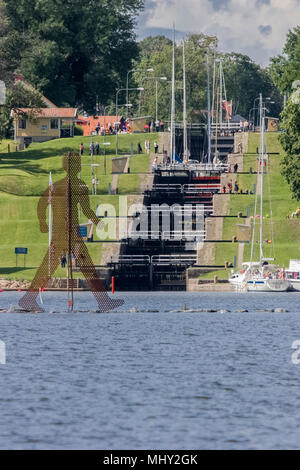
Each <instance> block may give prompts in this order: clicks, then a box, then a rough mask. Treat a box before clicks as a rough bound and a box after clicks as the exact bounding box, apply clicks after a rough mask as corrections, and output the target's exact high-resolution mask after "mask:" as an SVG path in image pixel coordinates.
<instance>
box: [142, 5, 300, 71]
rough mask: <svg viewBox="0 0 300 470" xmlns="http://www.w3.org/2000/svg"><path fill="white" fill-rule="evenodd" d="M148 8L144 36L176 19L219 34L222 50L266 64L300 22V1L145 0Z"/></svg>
mask: <svg viewBox="0 0 300 470" xmlns="http://www.w3.org/2000/svg"><path fill="white" fill-rule="evenodd" d="M145 7H146V8H145V12H144V14H143V15H141V17H140V22H139V30H138V33H139V36H141V37H145V35H148V34H151V32H153V33H154V34H155V32H156V31H159V30H160V29H161V30H162V31H163V30H166V29H170V28H172V23H173V21H174V22H175V24H176V29H178V30H180V31H184V32H186V33H189V32H191V33H193V32H200V31H201V32H203V33H206V34H213V35H216V36H218V38H219V40H220V50H222V51H225V52H231V51H235V52H241V53H243V54H248V55H249V56H250V57H252V58H253V59H254V60H256V61H258V62H259V63H261V64H263V65H266V64H267V63H268V61H269V58H270V57H271V56H273V55H277V54H279V53H281V51H282V48H283V45H284V43H285V38H286V34H287V32H288V30H289V29H291V28H293V27H295V26H297V25H298V24H300V0H284V1H283V0H256V1H253V0H252V1H251V2H250V1H249V0H200V1H199V0H145ZM157 28H158V29H157Z"/></svg>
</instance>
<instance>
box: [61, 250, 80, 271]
mask: <svg viewBox="0 0 300 470" xmlns="http://www.w3.org/2000/svg"><path fill="white" fill-rule="evenodd" d="M71 261H72V267H75V264H76V263H75V256H74V254H73V253H71ZM60 266H61V267H62V268H66V267H68V259H67V255H66V253H62V254H61V256H60Z"/></svg>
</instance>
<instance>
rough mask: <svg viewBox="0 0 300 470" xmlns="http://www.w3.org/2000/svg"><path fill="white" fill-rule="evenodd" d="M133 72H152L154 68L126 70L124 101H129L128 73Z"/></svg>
mask: <svg viewBox="0 0 300 470" xmlns="http://www.w3.org/2000/svg"><path fill="white" fill-rule="evenodd" d="M133 72H150V73H152V72H154V69H152V68H149V69H146V70H145V69H132V70H129V71H128V72H127V80H126V103H129V74H131V73H133ZM126 119H128V109H127V114H126Z"/></svg>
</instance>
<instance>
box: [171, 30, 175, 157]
mask: <svg viewBox="0 0 300 470" xmlns="http://www.w3.org/2000/svg"><path fill="white" fill-rule="evenodd" d="M171 161H172V163H174V162H175V24H174V25H173V53H172V104H171Z"/></svg>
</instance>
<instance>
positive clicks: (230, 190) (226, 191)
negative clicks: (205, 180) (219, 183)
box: [222, 180, 240, 194]
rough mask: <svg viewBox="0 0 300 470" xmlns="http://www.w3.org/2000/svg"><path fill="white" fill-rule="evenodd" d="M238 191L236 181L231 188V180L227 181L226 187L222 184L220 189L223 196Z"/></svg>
mask: <svg viewBox="0 0 300 470" xmlns="http://www.w3.org/2000/svg"><path fill="white" fill-rule="evenodd" d="M239 191H240V187H239V185H238V182H237V181H236V182H235V183H234V186H233V183H232V180H230V181H228V183H227V187H226V186H225V184H224V186H223V189H222V192H223V194H232V193H233V192H234V193H236V194H237V193H238V192H239Z"/></svg>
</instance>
